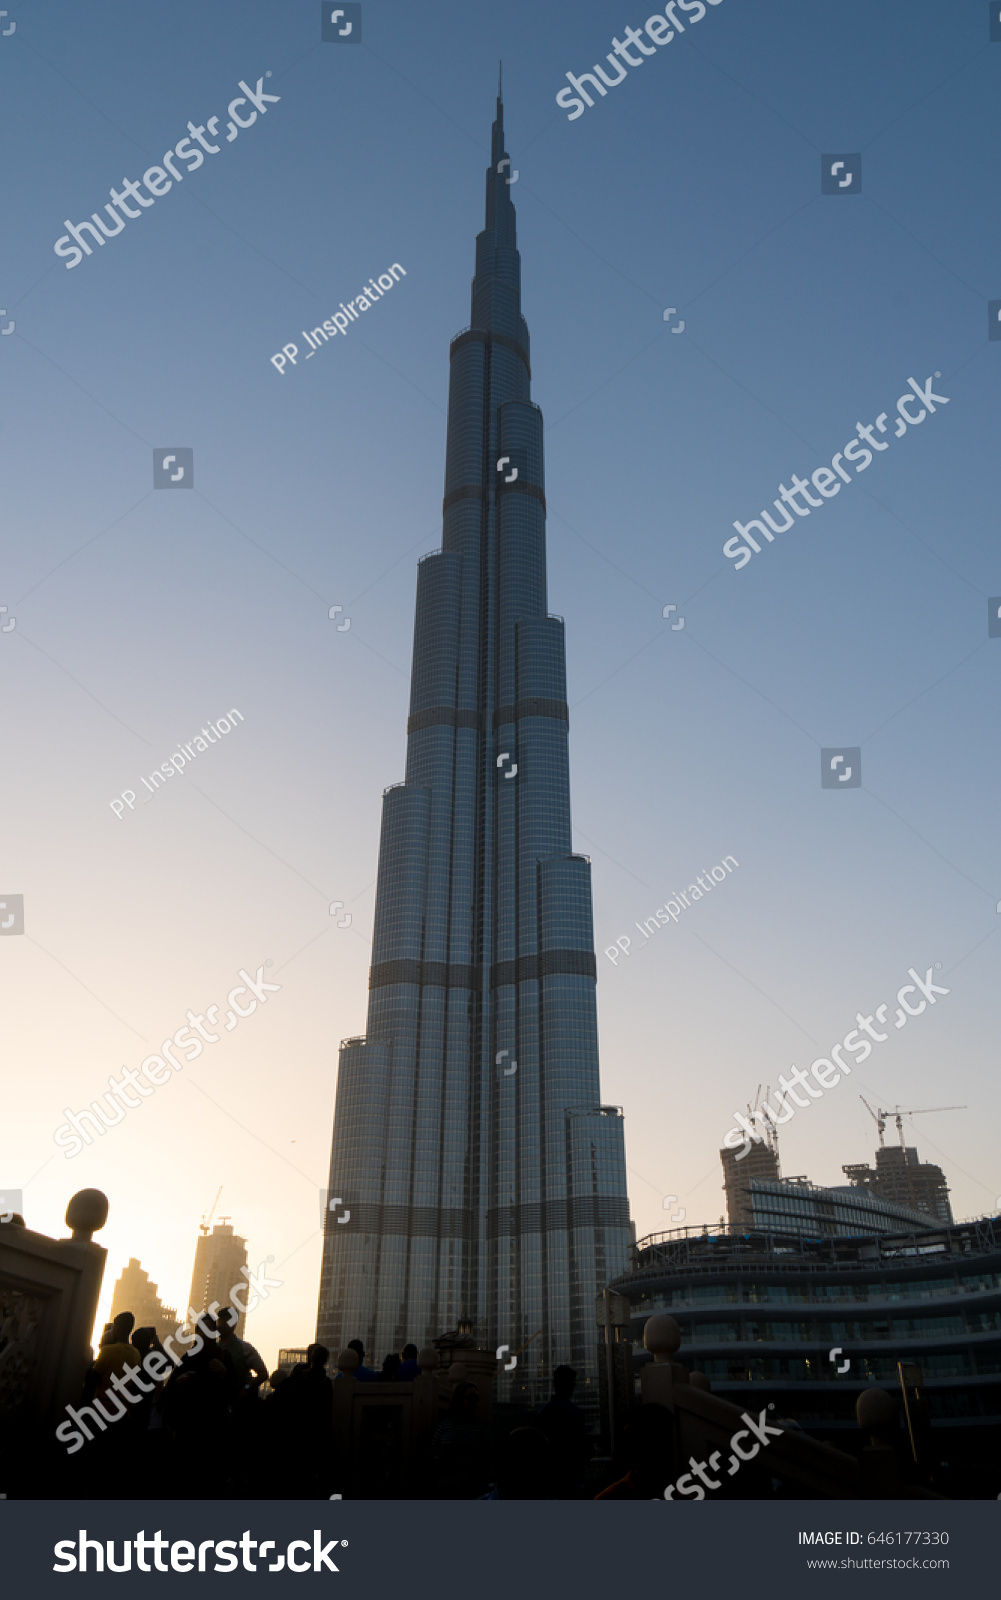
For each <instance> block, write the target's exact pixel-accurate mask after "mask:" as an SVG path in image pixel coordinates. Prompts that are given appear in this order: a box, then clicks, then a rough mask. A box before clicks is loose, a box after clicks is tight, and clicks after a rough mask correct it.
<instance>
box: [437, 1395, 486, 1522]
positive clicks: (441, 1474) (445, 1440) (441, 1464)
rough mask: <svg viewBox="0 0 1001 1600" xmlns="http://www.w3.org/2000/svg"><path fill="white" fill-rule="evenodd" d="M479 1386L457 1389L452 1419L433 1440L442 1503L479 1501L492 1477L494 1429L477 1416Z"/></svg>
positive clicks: (450, 1411) (450, 1409)
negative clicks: (491, 1463)
mask: <svg viewBox="0 0 1001 1600" xmlns="http://www.w3.org/2000/svg"><path fill="white" fill-rule="evenodd" d="M479 1401H480V1396H479V1391H478V1390H477V1387H476V1385H475V1383H460V1384H457V1385H456V1388H455V1389H454V1391H453V1393H452V1397H451V1399H450V1400H449V1403H448V1415H447V1417H446V1418H445V1421H444V1422H440V1423H439V1424H438V1426H437V1428H436V1429H435V1432H434V1436H433V1438H432V1440H431V1470H432V1475H433V1478H434V1488H435V1494H436V1496H437V1498H438V1499H440V1500H477V1499H479V1498H480V1496H481V1495H483V1494H484V1493H485V1491H486V1488H487V1485H488V1482H489V1476H490V1429H489V1428H488V1427H487V1425H486V1423H485V1422H484V1421H483V1420H482V1419H481V1418H480V1417H478V1416H477V1414H476V1413H477V1410H478V1408H479Z"/></svg>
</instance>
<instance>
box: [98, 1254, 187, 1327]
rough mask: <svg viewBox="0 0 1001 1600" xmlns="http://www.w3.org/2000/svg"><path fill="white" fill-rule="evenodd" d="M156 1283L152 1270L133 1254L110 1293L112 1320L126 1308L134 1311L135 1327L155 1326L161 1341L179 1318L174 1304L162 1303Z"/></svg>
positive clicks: (175, 1325)
mask: <svg viewBox="0 0 1001 1600" xmlns="http://www.w3.org/2000/svg"><path fill="white" fill-rule="evenodd" d="M157 1287H158V1286H157V1284H155V1283H151V1282H150V1278H149V1273H148V1272H146V1271H145V1270H144V1268H143V1267H142V1266H141V1264H140V1263H139V1262H138V1261H137V1260H136V1258H135V1256H133V1257H132V1258H131V1260H130V1261H129V1264H128V1266H127V1267H123V1268H122V1272H121V1275H120V1277H119V1279H118V1282H117V1283H116V1284H115V1292H114V1294H113V1295H112V1297H111V1320H112V1322H114V1320H115V1318H116V1317H117V1316H119V1315H120V1313H121V1312H123V1311H131V1313H132V1315H133V1316H134V1317H135V1319H136V1327H137V1328H155V1329H156V1333H157V1338H158V1339H159V1340H160V1342H161V1344H162V1343H163V1341H164V1339H166V1338H167V1336H168V1335H169V1334H171V1333H174V1332H175V1330H176V1328H177V1324H178V1320H179V1319H178V1315H177V1312H176V1311H175V1310H174V1307H173V1306H165V1305H162V1304H161V1302H160V1296H159V1295H158V1294H157ZM180 1320H181V1321H183V1320H184V1319H183V1318H181V1319H180Z"/></svg>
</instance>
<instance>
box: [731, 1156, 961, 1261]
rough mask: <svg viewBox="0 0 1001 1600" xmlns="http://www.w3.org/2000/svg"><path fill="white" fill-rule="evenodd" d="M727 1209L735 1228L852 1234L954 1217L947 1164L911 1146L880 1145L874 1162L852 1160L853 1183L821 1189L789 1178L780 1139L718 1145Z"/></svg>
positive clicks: (820, 1235) (926, 1224)
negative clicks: (736, 1146)
mask: <svg viewBox="0 0 1001 1600" xmlns="http://www.w3.org/2000/svg"><path fill="white" fill-rule="evenodd" d="M720 1160H721V1161H722V1163H723V1187H724V1189H725V1191H726V1215H727V1222H728V1223H729V1225H730V1228H731V1229H740V1228H746V1229H747V1230H748V1231H749V1232H765V1233H771V1232H776V1231H777V1232H780V1233H782V1232H785V1233H789V1232H791V1233H802V1234H805V1235H806V1236H807V1237H809V1238H821V1239H826V1238H830V1237H834V1236H837V1237H839V1238H850V1237H851V1236H853V1235H855V1234H862V1233H893V1232H899V1231H900V1230H901V1228H914V1227H918V1228H922V1227H924V1228H931V1227H936V1226H938V1225H939V1224H941V1223H950V1222H951V1221H952V1208H951V1207H950V1205H949V1187H948V1184H947V1183H946V1181H945V1176H944V1174H943V1172H942V1169H941V1167H936V1166H933V1165H932V1163H931V1162H926V1161H919V1160H918V1153H917V1151H916V1150H913V1149H903V1148H901V1149H898V1148H897V1147H896V1146H892V1147H886V1148H884V1147H880V1149H879V1150H877V1151H876V1166H875V1168H872V1167H869V1166H867V1165H865V1164H862V1165H858V1166H847V1167H843V1168H842V1169H841V1170H842V1171H843V1172H844V1173H845V1174H846V1175H847V1176H848V1178H849V1179H850V1182H849V1183H842V1184H835V1185H833V1186H831V1187H830V1188H827V1187H820V1186H818V1185H817V1184H813V1183H811V1182H810V1180H809V1179H808V1178H804V1177H798V1178H783V1177H782V1176H781V1173H780V1170H779V1162H778V1150H777V1147H776V1143H775V1141H774V1140H773V1141H767V1140H766V1141H765V1142H763V1143H761V1144H754V1145H751V1147H750V1149H749V1150H748V1151H747V1152H746V1154H745V1155H744V1156H743V1157H742V1158H741V1152H740V1151H739V1150H727V1149H723V1150H721V1151H720Z"/></svg>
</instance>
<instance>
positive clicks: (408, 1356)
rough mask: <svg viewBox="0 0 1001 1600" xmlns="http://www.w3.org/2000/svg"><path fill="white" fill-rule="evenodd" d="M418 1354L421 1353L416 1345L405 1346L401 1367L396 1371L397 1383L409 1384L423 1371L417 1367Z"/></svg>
mask: <svg viewBox="0 0 1001 1600" xmlns="http://www.w3.org/2000/svg"><path fill="white" fill-rule="evenodd" d="M418 1354H419V1352H418V1349H417V1346H416V1345H415V1344H405V1345H404V1346H403V1355H402V1356H401V1358H400V1365H399V1366H398V1367H397V1369H396V1381H397V1383H409V1382H410V1380H411V1379H412V1378H416V1377H417V1375H418V1373H419V1372H420V1370H421V1369H420V1367H419V1366H418V1365H417V1356H418Z"/></svg>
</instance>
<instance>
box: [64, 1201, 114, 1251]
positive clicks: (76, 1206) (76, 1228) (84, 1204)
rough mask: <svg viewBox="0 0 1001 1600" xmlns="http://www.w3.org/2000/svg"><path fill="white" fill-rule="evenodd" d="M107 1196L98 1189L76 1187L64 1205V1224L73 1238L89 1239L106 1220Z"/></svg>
mask: <svg viewBox="0 0 1001 1600" xmlns="http://www.w3.org/2000/svg"><path fill="white" fill-rule="evenodd" d="M108 1210H109V1207H108V1197H107V1195H106V1194H102V1193H101V1190H100V1189H78V1190H77V1192H76V1194H75V1195H74V1196H73V1198H72V1199H71V1200H70V1203H69V1205H68V1206H67V1207H66V1226H67V1228H70V1229H71V1230H72V1233H73V1237H74V1239H80V1238H83V1239H89V1238H90V1236H91V1234H92V1233H97V1231H98V1229H99V1228H103V1227H104V1224H105V1223H106V1222H107V1220H108Z"/></svg>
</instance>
